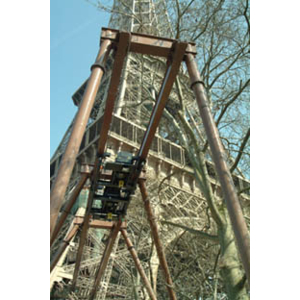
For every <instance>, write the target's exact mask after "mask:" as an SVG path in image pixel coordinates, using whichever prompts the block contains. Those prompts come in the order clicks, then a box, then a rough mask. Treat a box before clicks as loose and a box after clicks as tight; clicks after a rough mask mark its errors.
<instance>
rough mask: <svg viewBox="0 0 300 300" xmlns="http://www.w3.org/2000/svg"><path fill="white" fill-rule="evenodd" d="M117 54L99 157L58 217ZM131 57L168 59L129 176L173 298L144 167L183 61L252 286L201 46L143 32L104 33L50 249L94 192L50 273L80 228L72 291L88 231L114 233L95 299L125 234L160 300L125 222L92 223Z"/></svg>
mask: <svg viewBox="0 0 300 300" xmlns="http://www.w3.org/2000/svg"><path fill="white" fill-rule="evenodd" d="M111 51H113V55H114V64H113V67H112V74H111V81H110V86H109V90H108V95H107V99H106V105H105V111H104V115H103V121H102V125H101V129H100V138H99V141H98V147H97V156H96V157H95V163H94V165H93V169H92V170H86V171H84V172H82V175H81V179H80V181H79V183H78V184H77V186H76V187H75V189H74V191H73V193H72V194H71V196H70V198H69V200H68V202H67V205H66V206H65V208H64V211H62V213H61V215H60V217H59V218H58V215H59V212H60V209H61V207H62V204H63V200H64V196H65V193H66V190H67V186H68V184H69V181H70V177H71V174H72V171H73V168H74V165H75V161H76V156H77V154H78V151H79V147H80V144H81V141H82V138H83V135H84V132H85V129H86V126H87V122H88V119H89V116H90V113H91V110H92V108H93V105H94V102H95V97H96V93H97V91H98V89H99V86H100V83H101V79H102V76H103V73H104V72H105V63H106V60H107V58H108V55H109V53H110V52H111ZM129 52H133V53H140V54H146V55H154V56H159V57H164V58H166V59H167V68H166V72H165V76H164V79H163V82H162V85H161V89H160V92H159V94H158V96H157V99H156V103H155V106H154V108H153V111H152V114H151V117H150V121H149V124H148V127H147V130H146V132H145V134H144V138H143V140H142V143H141V146H140V149H139V151H138V154H137V160H136V161H135V168H134V169H133V171H132V172H131V173H130V175H129V176H130V179H131V181H133V182H135V184H136V185H138V186H139V188H140V191H141V194H142V198H143V201H144V207H145V211H146V213H147V217H148V220H149V224H150V229H151V234H152V237H153V240H154V244H155V246H156V250H157V254H158V257H159V261H160V265H161V267H162V270H163V274H164V276H165V280H166V286H167V290H168V293H169V297H170V299H176V295H175V291H174V288H173V283H172V279H171V275H170V272H169V269H168V265H167V261H166V257H165V254H164V250H163V246H162V244H161V241H160V238H159V233H158V226H157V223H156V221H155V218H154V215H153V212H152V208H151V205H150V202H149V198H148V195H147V190H146V185H145V179H146V178H145V176H144V173H143V166H144V163H145V161H146V158H147V156H148V152H149V149H150V146H151V143H152V140H153V138H154V135H155V132H156V129H157V127H158V124H159V121H160V119H161V116H162V114H163V110H164V108H165V105H166V102H167V100H168V97H169V95H170V92H171V89H172V86H173V84H174V81H175V79H176V76H177V74H178V73H179V69H180V66H181V63H182V62H183V61H184V62H185V63H186V67H187V70H188V73H189V76H190V79H191V89H192V90H193V91H194V94H195V97H196V100H197V103H198V108H199V111H200V115H201V118H202V120H203V124H204V128H205V131H206V134H207V139H208V142H209V145H210V148H211V150H212V158H213V161H214V164H215V167H216V172H217V175H218V177H219V179H220V184H221V188H222V190H223V193H224V197H225V201H226V204H227V208H228V211H229V215H230V218H231V222H232V225H233V229H234V233H235V237H236V241H237V245H238V249H239V252H240V255H241V258H242V263H243V266H244V269H245V272H246V275H247V278H248V281H249V282H250V238H249V232H248V229H247V225H246V222H245V220H244V217H243V213H242V209H241V206H240V203H239V199H238V196H237V193H236V191H235V187H234V183H233V180H232V177H231V174H230V171H229V168H228V166H227V163H226V160H225V153H224V149H223V146H222V143H221V140H220V137H219V134H218V129H217V127H216V125H215V123H214V120H213V117H212V114H211V111H210V109H209V106H208V105H207V99H206V94H205V87H204V83H203V81H202V79H201V77H200V74H199V72H198V70H197V65H196V62H195V60H194V56H195V55H196V46H195V44H194V43H187V42H181V41H177V40H172V39H166V38H160V37H155V36H150V35H145V34H139V33H129V32H123V31H119V30H114V29H109V28H102V32H101V42H100V50H99V53H98V55H97V58H96V61H95V63H94V64H93V65H92V67H91V75H90V78H89V81H88V83H87V87H86V90H85V93H84V96H83V99H82V102H81V105H80V107H79V110H78V113H77V116H76V119H75V122H74V125H73V129H72V132H71V135H70V138H69V141H68V144H67V147H66V150H65V153H64V155H63V157H62V161H61V164H60V168H59V170H58V173H57V176H56V179H55V182H54V184H53V187H52V190H51V197H50V235H51V236H50V244H51V245H52V244H53V242H54V241H55V239H56V237H57V235H58V233H59V231H60V229H61V227H62V225H63V224H64V221H65V220H66V218H67V216H68V214H69V212H70V210H71V209H72V207H73V205H74V203H75V201H76V199H77V197H78V195H79V193H80V191H81V189H82V188H83V186H84V184H85V182H86V180H87V179H88V178H89V179H90V180H91V187H90V193H89V198H88V202H87V207H86V210H85V214H84V216H83V217H82V218H75V219H74V221H73V223H72V227H71V228H70V230H69V231H68V233H67V235H66V237H65V239H64V241H63V243H62V245H61V247H60V248H59V249H58V251H57V253H56V254H55V256H54V258H53V260H52V262H51V270H52V269H53V268H54V267H55V265H56V263H57V262H58V260H59V258H60V257H61V255H62V253H63V252H64V250H65V249H66V247H67V245H68V243H69V242H70V240H72V238H73V237H74V236H75V234H76V233H77V231H78V229H79V228H81V232H80V241H79V246H78V251H77V257H76V263H75V269H74V274H73V282H72V288H73V289H74V288H75V286H76V281H77V278H78V274H79V268H80V263H81V258H82V253H83V248H84V244H85V240H86V237H87V232H88V229H89V228H91V227H93V228H105V229H110V230H111V233H110V236H109V239H108V241H107V244H106V248H105V250H104V253H103V256H102V260H101V263H100V266H99V269H98V271H97V274H96V277H95V281H94V285H93V288H92V291H91V293H90V296H89V298H90V299H94V297H95V295H96V292H97V288H98V286H99V283H100V280H101V277H102V275H103V274H104V271H105V268H106V266H107V263H108V260H109V257H110V254H111V252H112V249H113V245H114V242H115V240H116V237H117V235H118V233H119V232H121V233H122V236H123V238H124V239H125V242H126V244H127V246H128V250H129V252H130V253H131V255H132V257H133V260H134V262H135V265H136V268H137V270H138V271H139V273H140V275H141V277H142V279H143V280H144V283H145V286H146V289H147V291H148V294H149V296H150V298H151V299H156V296H155V294H154V292H153V290H152V288H151V285H150V283H149V282H148V279H147V277H146V275H145V272H144V270H143V268H142V266H141V264H140V261H139V259H138V256H137V254H136V252H135V250H134V248H133V245H132V243H131V241H130V239H129V238H128V235H127V231H126V223H124V222H122V221H121V220H119V221H116V222H106V221H98V220H91V218H90V212H91V207H92V203H93V197H94V192H95V189H96V183H97V179H98V177H99V170H100V167H101V166H102V165H103V163H104V161H105V147H106V142H107V138H108V131H109V127H110V124H111V120H112V114H113V109H114V102H115V99H116V96H117V91H118V87H119V83H120V79H121V72H122V67H123V64H124V60H125V58H126V55H127V54H128V53H129Z"/></svg>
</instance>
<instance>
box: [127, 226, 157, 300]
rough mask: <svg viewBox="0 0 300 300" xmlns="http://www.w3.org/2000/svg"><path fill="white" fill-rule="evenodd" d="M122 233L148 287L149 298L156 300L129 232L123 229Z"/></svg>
mask: <svg viewBox="0 0 300 300" xmlns="http://www.w3.org/2000/svg"><path fill="white" fill-rule="evenodd" d="M121 233H122V235H123V238H124V240H125V243H126V245H127V247H128V251H129V252H130V254H131V256H132V258H133V261H134V263H135V266H136V268H137V270H138V272H139V273H140V275H141V277H142V279H143V281H144V284H145V287H146V289H147V292H148V294H149V297H150V298H151V300H156V296H155V294H154V292H153V290H152V287H151V284H150V282H149V280H148V278H147V276H146V274H145V271H144V269H143V266H142V264H141V262H140V260H139V257H138V255H137V253H136V251H135V249H134V247H133V244H132V242H131V240H130V239H129V237H128V235H127V231H126V230H125V229H121Z"/></svg>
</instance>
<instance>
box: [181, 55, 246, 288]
mask: <svg viewBox="0 0 300 300" xmlns="http://www.w3.org/2000/svg"><path fill="white" fill-rule="evenodd" d="M186 66H187V69H188V72H189V75H190V79H191V87H192V89H193V91H194V94H195V97H196V99H197V104H198V108H199V111H200V115H201V118H202V120H203V125H204V128H205V132H206V136H207V139H208V143H209V146H210V149H211V151H212V158H213V161H214V163H215V166H216V172H217V174H218V177H219V180H220V184H221V188H222V191H223V193H224V197H225V201H226V205H227V208H228V212H229V216H230V219H231V223H232V227H233V231H234V234H235V237H236V241H237V245H238V249H239V252H240V255H241V259H242V263H243V266H244V269H245V271H246V275H247V278H248V281H249V283H250V236H249V231H248V228H247V224H246V221H245V218H244V215H243V211H242V208H241V205H240V202H239V198H238V196H237V193H236V190H235V187H234V183H233V180H232V176H231V173H230V170H229V168H228V166H227V163H226V159H225V158H226V153H225V151H224V148H223V145H222V143H221V139H220V137H219V132H218V129H217V126H216V124H215V122H214V119H213V116H212V114H211V111H210V109H209V106H208V102H207V98H206V94H205V89H204V85H203V81H202V79H201V76H200V74H199V72H198V69H197V65H196V62H195V60H194V57H193V56H192V55H191V54H188V55H187V57H186Z"/></svg>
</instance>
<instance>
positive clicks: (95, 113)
mask: <svg viewBox="0 0 300 300" xmlns="http://www.w3.org/2000/svg"><path fill="white" fill-rule="evenodd" d="M109 27H110V28H115V29H120V30H124V31H131V32H140V33H146V34H153V35H157V36H162V37H172V28H171V24H170V22H169V19H168V14H167V8H166V3H165V1H164V0H157V1H154V0H153V1H152V0H126V1H125V0H123V1H119V0H115V1H114V5H113V8H112V14H111V19H110V22H109ZM112 62H113V58H112V57H110V58H109V59H108V61H107V64H106V70H107V72H106V73H105V75H104V77H103V78H102V83H101V88H100V89H99V91H98V93H97V96H96V101H95V105H94V108H93V110H92V113H91V116H90V120H89V124H88V127H87V129H86V132H85V135H84V138H83V141H82V144H81V147H80V151H79V154H78V157H77V163H76V165H75V168H74V170H73V174H72V177H71V180H70V184H69V187H68V190H67V193H66V199H67V198H68V197H69V195H70V194H71V193H72V191H73V189H74V187H75V185H76V184H77V183H78V181H79V180H80V172H81V170H82V167H83V166H85V165H88V164H91V163H93V158H94V156H95V155H96V146H95V145H96V141H97V140H98V139H99V132H100V126H101V117H102V115H103V110H104V104H105V99H106V96H107V92H108V87H109V82H110V80H111V68H110V67H111V66H112ZM164 72H165V61H164V60H163V59H157V58H152V57H146V56H143V55H141V54H132V53H130V54H128V56H127V58H126V62H125V64H124V68H123V71H122V78H121V84H120V87H119V91H118V97H117V99H116V105H115V110H114V116H113V121H112V124H111V127H110V133H109V139H108V143H107V151H108V152H110V153H111V154H112V155H111V159H112V160H114V158H115V157H116V154H117V153H118V152H119V151H129V152H132V153H135V152H136V151H137V149H138V146H139V145H140V143H141V141H142V138H143V135H144V132H145V127H146V126H147V121H146V120H149V116H150V113H151V110H152V108H153V103H154V99H155V96H156V94H157V92H158V89H159V87H160V84H161V81H162V79H163V74H164ZM180 76H181V77H180V80H181V82H182V83H183V84H185V85H186V86H188V78H187V77H186V76H185V74H184V70H182V72H181V75H180ZM86 84H87V82H84V83H83V84H82V86H81V87H80V88H79V89H78V90H77V91H76V92H75V94H74V95H73V101H74V104H75V105H77V106H79V105H80V102H81V100H82V96H83V93H84V90H85V87H86ZM185 101H186V102H187V105H193V104H192V102H193V96H192V94H191V93H188V92H187V93H186V94H185ZM177 105H178V96H177V94H176V91H175V90H174V89H173V91H172V93H171V95H170V99H169V102H168V104H167V107H168V109H169V111H170V112H172V110H176V109H177ZM72 124H73V122H72V123H71V125H70V126H69V128H68V130H67V132H66V134H65V136H64V137H63V139H62V141H61V143H60V145H59V147H58V148H57V150H56V152H55V154H54V155H53V157H52V159H51V164H50V177H51V179H50V183H51V184H52V183H53V181H54V179H55V176H56V174H57V170H58V168H59V164H60V161H61V157H62V154H63V153H64V149H65V146H66V143H67V141H68V138H69V135H70V131H71V129H72ZM207 165H208V168H209V169H211V174H210V175H211V182H212V184H213V186H214V191H215V193H217V194H220V186H219V184H218V182H217V180H216V178H215V174H214V172H213V168H211V167H210V163H209V162H207ZM234 181H235V184H236V186H237V187H239V189H240V190H242V189H244V188H245V187H247V186H248V185H249V182H247V181H246V180H245V179H243V178H240V177H237V176H236V177H234ZM147 185H148V191H149V194H150V201H151V204H152V205H153V207H154V211H155V215H156V218H157V220H158V222H159V224H160V231H161V237H162V239H163V241H162V242H163V245H164V246H165V249H166V255H167V259H168V262H169V265H170V269H171V272H172V274H173V275H175V279H176V280H175V282H174V283H175V286H176V287H177V286H178V290H179V291H180V288H182V287H183V286H186V287H189V289H190V295H191V296H192V295H194V294H195V291H194V290H193V288H192V286H195V285H197V281H195V282H190V277H188V276H187V273H186V272H187V270H184V269H182V267H180V265H181V264H182V262H184V263H187V262H190V260H189V257H191V256H193V253H184V249H185V248H186V245H187V244H189V243H191V236H190V235H189V234H186V230H185V229H184V226H185V225H187V226H189V227H193V228H194V229H200V230H203V229H205V230H206V232H207V234H211V233H215V228H214V226H213V225H212V224H207V214H208V207H207V204H206V202H205V200H204V197H203V194H202V192H201V190H200V187H199V186H198V185H197V183H196V181H195V179H194V176H193V170H192V169H191V167H190V165H189V162H188V160H187V157H186V154H185V151H184V149H183V148H182V147H181V146H180V144H179V142H178V139H177V138H176V136H173V135H168V124H167V121H166V120H164V119H163V120H162V121H161V123H160V127H159V129H158V131H157V134H156V136H155V138H154V141H153V143H152V145H151V150H150V154H149V157H148V160H147ZM88 188H89V182H87V183H86V187H85V188H84V189H83V190H82V192H81V193H80V195H79V197H78V199H77V202H76V205H75V207H74V208H73V210H72V213H73V215H75V214H77V215H80V214H81V213H82V211H81V210H82V207H85V205H86V201H87V194H88ZM243 199H244V200H243V201H244V202H245V206H247V205H248V204H247V203H248V202H247V201H248V200H249V197H248V195H247V194H243ZM142 212H143V208H142V201H141V199H140V194H139V193H138V192H136V195H135V196H134V197H133V199H132V201H131V204H130V206H129V209H128V214H127V215H128V216H127V219H128V221H129V222H128V233H129V234H130V237H131V240H132V241H133V242H134V246H135V248H136V250H137V251H138V253H139V257H140V260H141V262H142V265H143V267H144V269H145V270H146V273H147V275H148V277H149V278H150V280H151V283H152V286H153V289H154V291H155V292H156V293H157V298H158V299H166V298H167V295H166V292H165V289H164V281H163V279H162V277H161V274H160V270H159V261H158V257H157V253H156V251H155V248H153V243H152V241H151V235H150V230H149V225H148V223H147V222H146V217H145V216H144V214H143V213H142ZM73 215H70V216H69V217H68V220H67V222H65V226H64V228H63V229H62V230H61V233H60V236H59V238H58V239H57V241H56V242H55V244H54V245H53V247H52V249H51V253H54V252H55V251H56V249H57V247H58V245H59V243H60V241H61V240H62V239H63V237H64V236H65V234H66V232H67V231H68V229H69V227H70V223H71V222H72V219H73ZM179 221H180V224H181V225H182V228H179V227H176V228H175V227H170V224H171V223H178V222H179ZM171 229H172V230H171ZM107 235H108V233H107V231H106V230H99V229H97V230H96V229H90V230H89V232H88V238H87V241H86V245H85V248H84V254H83V260H82V263H81V267H80V273H79V277H78V280H77V288H76V291H75V292H73V293H71V292H69V289H68V287H69V283H70V280H71V279H72V274H73V271H74V261H75V254H76V251H77V247H78V237H77V236H75V237H74V238H73V239H72V241H71V242H70V245H69V246H68V247H67V248H66V250H65V252H64V255H63V256H62V257H61V259H60V261H59V263H58V264H57V267H56V268H55V269H54V270H53V272H52V273H51V287H52V298H53V299H86V297H87V296H88V295H89V292H90V290H91V288H92V284H93V278H94V276H95V273H96V269H97V267H98V265H99V262H100V259H101V255H102V253H103V250H104V245H105V241H106V239H107ZM192 243H193V246H194V247H198V249H201V251H202V252H203V257H202V258H201V263H202V265H201V266H200V265H198V264H195V265H190V269H189V271H188V272H189V274H190V273H193V272H195V273H196V272H197V273H201V270H203V269H207V268H210V266H209V264H210V263H211V259H210V258H211V257H212V256H213V255H214V254H215V252H216V250H215V249H213V248H212V249H213V250H210V245H211V243H212V244H213V241H209V240H205V239H204V240H203V241H202V242H201V241H193V242H192ZM191 251H192V250H191ZM133 266H134V264H133V263H132V259H131V257H130V256H129V254H128V252H127V249H126V245H125V244H124V243H123V242H121V240H120V242H119V243H118V238H117V242H116V244H115V247H114V250H113V255H112V256H111V258H110V261H109V264H108V267H107V269H106V271H105V274H104V276H103V278H102V281H101V284H100V286H99V290H98V292H97V294H96V299H128V300H129V299H134V298H135V297H138V299H149V298H148V295H147V293H146V292H145V290H144V288H143V286H142V284H141V279H140V277H139V275H138V273H137V272H136V271H135V269H133ZM203 276H205V274H204V275H203ZM191 278H192V277H191ZM194 280H196V279H194ZM194 289H196V287H195V288H194ZM204 294H205V293H204Z"/></svg>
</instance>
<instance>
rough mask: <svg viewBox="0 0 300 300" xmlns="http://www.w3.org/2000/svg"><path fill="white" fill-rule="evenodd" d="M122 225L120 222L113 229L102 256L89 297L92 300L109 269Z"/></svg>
mask: <svg viewBox="0 0 300 300" xmlns="http://www.w3.org/2000/svg"><path fill="white" fill-rule="evenodd" d="M121 225H122V220H119V221H118V222H117V223H116V224H115V225H114V227H113V228H112V229H111V232H110V236H109V238H108V241H107V244H106V247H105V250H104V252H103V256H102V259H101V263H100V266H99V269H98V270H97V274H96V277H95V281H94V285H93V288H92V290H91V293H90V296H89V299H90V300H92V299H94V297H95V296H96V293H97V289H98V286H99V283H100V280H101V278H102V276H103V274H104V271H105V269H106V267H107V264H108V260H109V257H110V254H111V251H112V249H113V246H114V243H115V241H116V238H117V236H118V233H119V231H120V228H121Z"/></svg>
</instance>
